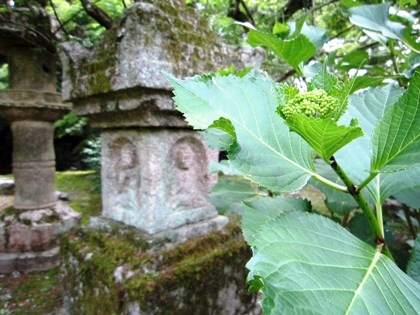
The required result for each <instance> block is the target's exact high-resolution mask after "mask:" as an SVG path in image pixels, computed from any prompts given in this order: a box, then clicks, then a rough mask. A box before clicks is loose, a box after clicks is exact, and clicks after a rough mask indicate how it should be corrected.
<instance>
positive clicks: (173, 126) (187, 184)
mask: <svg viewBox="0 0 420 315" xmlns="http://www.w3.org/2000/svg"><path fill="white" fill-rule="evenodd" d="M235 54H236V55H238V54H237V53H235V52H234V51H233V49H232V48H231V47H229V46H227V45H224V44H223V43H222V41H221V39H220V38H218V37H217V36H216V35H215V34H214V33H212V32H211V31H209V28H208V25H207V24H206V22H205V21H204V20H202V19H200V18H198V17H197V14H195V12H194V11H193V10H192V9H191V8H188V7H186V6H185V5H183V4H182V3H181V2H178V1H176V0H170V1H152V0H149V1H138V2H134V3H133V5H132V6H131V7H130V8H128V9H127V10H126V11H125V13H124V15H123V17H122V18H121V21H120V22H119V25H118V26H117V27H116V28H114V29H111V30H109V31H107V32H106V33H105V34H104V36H103V38H102V40H101V41H100V42H99V43H98V44H97V45H96V46H95V47H94V48H93V49H92V50H87V49H84V48H83V47H81V46H80V45H78V44H76V43H65V44H64V45H62V49H61V51H60V56H61V60H62V64H63V67H64V80H63V97H64V99H65V100H67V101H71V102H73V104H74V110H75V111H76V113H77V114H78V115H83V116H87V117H89V119H90V122H91V124H92V125H93V126H94V127H97V128H101V129H102V133H101V143H102V170H101V179H102V200H103V211H102V214H103V216H104V217H106V218H110V219H113V220H116V221H120V222H123V223H125V224H128V225H131V226H135V227H136V228H138V229H140V230H142V231H144V232H146V233H148V234H153V235H163V236H166V237H168V238H169V239H171V240H172V241H176V242H178V241H183V240H185V239H187V238H189V237H192V236H195V235H197V234H202V233H207V232H209V231H211V230H214V229H220V228H222V227H223V226H224V225H225V224H226V223H227V221H228V220H227V218H226V217H224V216H219V215H218V213H217V212H216V209H215V208H214V207H213V206H212V205H211V204H210V203H209V201H208V198H207V197H208V192H209V189H210V186H211V185H212V183H214V180H212V179H211V178H210V177H209V175H208V170H207V168H208V163H209V161H210V160H216V159H217V158H218V152H214V151H211V150H209V149H208V148H207V147H206V145H205V144H204V143H203V142H202V139H201V137H200V136H199V134H198V133H197V132H195V131H193V130H192V129H191V128H190V127H189V126H187V124H186V123H185V121H184V119H183V117H182V115H181V114H180V113H179V112H178V111H177V110H176V109H175V106H174V103H173V101H172V92H171V87H170V85H169V82H168V81H167V80H166V78H165V77H164V76H163V75H162V71H166V72H169V73H172V74H174V75H175V76H177V77H186V76H192V75H195V74H197V73H203V72H212V71H216V70H217V69H220V68H223V67H227V66H229V65H230V64H232V63H236V65H237V66H239V67H242V66H243V64H238V63H240V62H238V61H237V60H235V59H233V58H232V57H233V56H234V55H235ZM247 56H248V57H249V53H248V55H247Z"/></svg>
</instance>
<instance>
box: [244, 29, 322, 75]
mask: <svg viewBox="0 0 420 315" xmlns="http://www.w3.org/2000/svg"><path fill="white" fill-rule="evenodd" d="M248 43H249V44H250V45H252V46H253V47H256V46H265V47H267V48H270V49H271V50H272V51H273V52H274V53H275V54H276V55H278V56H279V57H281V58H283V59H284V60H285V61H286V62H287V63H288V64H289V65H291V66H292V67H293V68H294V69H295V70H296V72H297V73H299V74H302V69H301V68H300V63H301V62H303V61H306V60H309V59H310V58H311V57H313V56H314V55H315V53H316V47H315V45H314V44H313V43H312V42H311V41H310V40H309V39H308V38H307V37H306V36H305V35H299V36H297V37H295V38H293V39H290V40H282V39H279V38H278V37H276V36H275V35H274V34H269V33H263V32H259V31H256V30H250V31H249V33H248Z"/></svg>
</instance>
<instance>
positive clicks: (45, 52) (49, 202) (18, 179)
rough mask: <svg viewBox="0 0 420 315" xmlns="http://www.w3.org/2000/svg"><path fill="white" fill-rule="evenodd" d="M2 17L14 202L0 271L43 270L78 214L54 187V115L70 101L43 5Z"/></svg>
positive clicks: (0, 94) (0, 101)
mask: <svg viewBox="0 0 420 315" xmlns="http://www.w3.org/2000/svg"><path fill="white" fill-rule="evenodd" d="M0 18H1V20H2V21H10V23H9V24H8V23H4V24H2V25H1V26H0V56H1V57H2V58H0V59H1V60H6V62H7V63H8V66H9V89H8V90H0V116H1V117H4V118H6V119H8V120H9V121H10V122H11V125H12V131H13V175H14V181H15V193H14V205H13V207H12V208H9V209H6V210H3V211H1V212H0V273H9V272H12V271H15V270H16V271H32V270H44V269H49V268H52V267H55V266H57V265H58V264H59V244H58V235H59V234H61V233H63V232H64V231H66V230H68V229H69V228H70V227H71V226H72V225H74V224H75V223H76V222H77V220H78V215H77V214H76V213H74V212H73V211H72V209H71V208H70V207H68V206H67V205H65V204H64V203H61V202H58V201H57V196H56V193H55V189H54V172H55V155H54V146H53V136H54V121H55V120H57V119H59V118H60V117H61V116H63V115H64V114H65V113H67V112H69V111H70V105H69V104H63V103H62V102H61V95H60V94H58V93H56V71H55V62H56V58H55V49H54V46H53V45H52V44H51V43H49V42H47V41H45V38H46V37H45V36H43V35H45V34H47V33H48V31H49V29H48V26H49V25H50V24H49V19H48V15H47V14H45V11H43V10H42V9H39V10H29V9H27V8H19V9H13V10H11V11H6V12H4V13H1V16H0ZM16 21H19V23H14V22H16ZM31 27H32V28H33V29H35V28H36V29H37V30H38V32H36V33H34V32H31V31H28V30H29V29H30V28H31Z"/></svg>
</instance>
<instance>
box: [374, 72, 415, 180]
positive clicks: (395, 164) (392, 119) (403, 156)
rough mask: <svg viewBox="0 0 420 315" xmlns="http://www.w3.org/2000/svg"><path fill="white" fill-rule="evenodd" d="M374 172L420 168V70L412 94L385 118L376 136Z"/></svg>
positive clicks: (402, 99)
mask: <svg viewBox="0 0 420 315" xmlns="http://www.w3.org/2000/svg"><path fill="white" fill-rule="evenodd" d="M372 149H373V159H372V172H374V173H377V172H394V171H398V170H401V169H406V168H410V167H417V166H420V159H419V156H418V152H420V70H418V71H416V72H415V74H414V76H413V78H412V80H411V82H410V86H409V87H408V90H407V91H406V92H405V93H404V95H403V96H402V97H401V98H400V99H399V100H398V101H397V103H396V104H395V105H394V106H393V107H392V108H391V109H390V110H389V111H388V112H387V113H386V114H385V116H384V117H383V119H381V120H380V122H379V124H378V125H377V126H376V128H375V130H374V133H373V136H372Z"/></svg>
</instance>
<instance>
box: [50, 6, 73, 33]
mask: <svg viewBox="0 0 420 315" xmlns="http://www.w3.org/2000/svg"><path fill="white" fill-rule="evenodd" d="M50 6H51V8H52V9H53V12H54V16H55V18H56V19H57V22H58V24H59V26H60V27H59V29H61V30H63V32H64V33H65V34H66V35H67V36H70V34H69V33H68V32H67V30H66V28H65V27H64V25H63V23H62V22H61V20H60V17H59V16H58V13H57V10H56V8H55V5H54V2H53V1H52V0H50ZM54 34H55V33H54Z"/></svg>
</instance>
